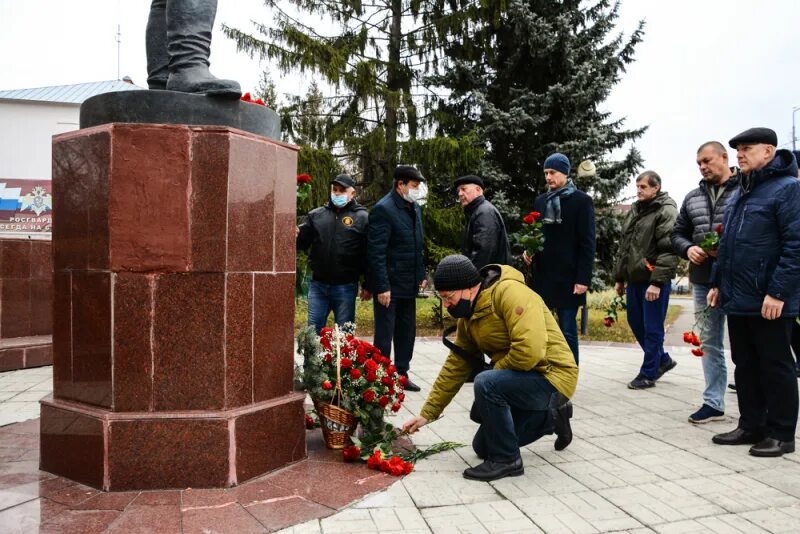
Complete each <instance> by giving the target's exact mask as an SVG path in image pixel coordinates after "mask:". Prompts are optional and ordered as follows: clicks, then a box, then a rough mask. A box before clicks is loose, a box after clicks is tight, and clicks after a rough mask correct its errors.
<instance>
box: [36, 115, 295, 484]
mask: <svg viewBox="0 0 800 534" xmlns="http://www.w3.org/2000/svg"><path fill="white" fill-rule="evenodd" d="M296 165H297V152H296V149H295V147H292V146H290V145H285V144H282V143H280V142H277V141H274V140H270V139H267V138H264V137H258V136H255V135H252V134H247V133H244V132H241V131H238V130H234V129H230V128H221V127H188V126H181V125H177V126H175V125H154V124H109V125H104V126H97V127H94V128H87V129H83V130H79V131H77V132H71V133H67V134H63V135H59V136H56V137H54V142H53V198H54V204H55V205H54V209H53V211H54V212H55V213H57V214H58V216H57V217H56V219H55V220H54V225H53V252H54V254H53V257H54V270H55V275H54V316H53V317H54V325H53V396H54V398H53V400H46V401H43V402H42V412H41V414H42V417H41V435H42V440H41V467H42V469H43V470H47V471H50V472H52V473H56V474H59V475H63V476H67V477H70V478H72V479H74V480H78V481H81V482H85V483H86V484H89V485H92V486H94V487H97V488H102V489H105V490H120V489H126V490H127V489H163V488H185V487H190V486H191V487H227V486H231V485H235V484H238V483H239V482H241V481H243V480H247V479H249V478H253V477H256V476H259V475H261V474H263V473H266V472H268V471H271V470H273V469H276V468H278V467H281V466H283V465H286V464H288V463H291V462H294V461H296V460H299V459H302V458H304V457H305V455H306V451H305V441H304V434H303V417H302V414H303V409H302V400H303V396H302V395H300V394H296V393H292V375H293V366H294V359H293V352H294V345H293V328H292V326H293V324H294V256H295V251H294V230H295V195H296V193H295V188H296V185H295V183H296V180H295V176H296Z"/></svg>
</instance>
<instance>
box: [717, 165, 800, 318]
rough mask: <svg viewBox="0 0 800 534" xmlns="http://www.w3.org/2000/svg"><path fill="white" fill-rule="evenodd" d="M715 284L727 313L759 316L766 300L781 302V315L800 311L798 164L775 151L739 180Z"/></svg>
mask: <svg viewBox="0 0 800 534" xmlns="http://www.w3.org/2000/svg"><path fill="white" fill-rule="evenodd" d="M713 285H715V286H717V287H718V288H719V290H720V305H721V307H722V310H723V311H724V312H725V313H727V314H729V315H745V316H748V315H749V316H758V315H761V305H762V304H763V302H764V296H765V295H770V296H772V297H774V298H776V299H779V300H782V301H783V302H784V305H783V313H782V314H781V317H797V314H798V311H799V310H800V181H798V179H797V162H796V161H795V159H794V156H793V155H792V153H791V152H789V151H788V150H778V151H777V152H776V153H775V158H773V160H772V161H770V162H769V163H768V164H767V166H766V167H764V168H763V169H760V170H757V171H753V172H751V173H750V175H749V176H747V177H744V176H743V177H742V179H741V181H740V183H739V187H738V189H737V191H736V192H735V193H734V195H733V197H732V198H731V199H730V202H729V203H728V209H727V213H726V214H725V223H724V227H723V231H722V235H721V237H720V246H719V253H718V255H717V263H716V264H715V265H714V276H713Z"/></svg>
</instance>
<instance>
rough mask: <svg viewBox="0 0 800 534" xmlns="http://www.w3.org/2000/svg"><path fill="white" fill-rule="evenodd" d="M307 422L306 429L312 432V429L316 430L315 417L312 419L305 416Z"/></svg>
mask: <svg viewBox="0 0 800 534" xmlns="http://www.w3.org/2000/svg"><path fill="white" fill-rule="evenodd" d="M305 420H306V428H307V429H309V430H311V429H312V428H314V418H313V417H311V416H310V415H308V414H305Z"/></svg>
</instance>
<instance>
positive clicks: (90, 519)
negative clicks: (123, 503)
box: [38, 510, 121, 534]
mask: <svg viewBox="0 0 800 534" xmlns="http://www.w3.org/2000/svg"><path fill="white" fill-rule="evenodd" d="M120 513H121V512H118V511H117V510H66V511H64V512H63V513H60V514H58V515H57V516H55V517H54V518H53V519H51V520H50V521H48V522H47V523H42V525H41V526H40V527H39V530H38V534H64V533H66V532H69V533H70V534H71V533H81V534H83V533H87V534H88V533H95V532H106V528H108V526H109V525H111V523H113V522H114V520H115V519H116V518H117V517H118V516H119V515H120Z"/></svg>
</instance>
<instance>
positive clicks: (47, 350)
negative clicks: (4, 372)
mask: <svg viewBox="0 0 800 534" xmlns="http://www.w3.org/2000/svg"><path fill="white" fill-rule="evenodd" d="M43 365H53V346H52V345H44V346H41V347H30V348H27V349H25V367H26V368H28V367H41V366H43Z"/></svg>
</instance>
